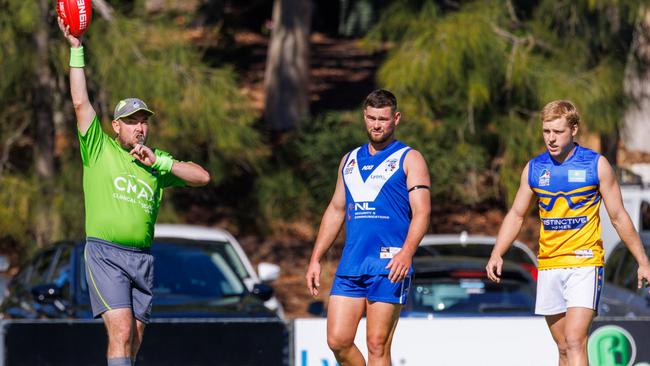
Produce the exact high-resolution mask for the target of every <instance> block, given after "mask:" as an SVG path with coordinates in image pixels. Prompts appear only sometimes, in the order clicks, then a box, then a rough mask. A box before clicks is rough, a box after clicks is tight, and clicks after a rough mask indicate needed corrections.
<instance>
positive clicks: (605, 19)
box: [366, 0, 643, 203]
mask: <svg viewBox="0 0 650 366" xmlns="http://www.w3.org/2000/svg"><path fill="white" fill-rule="evenodd" d="M642 4H643V2H642V1H633V0H629V1H617V2H609V1H596V0H580V1H553V0H540V1H533V2H530V1H514V0H511V1H500V0H489V1H461V2H457V3H456V5H457V6H451V2H447V1H433V0H421V1H416V0H397V1H395V2H394V3H393V4H392V6H391V7H389V8H388V9H387V10H386V11H385V12H384V15H383V16H382V17H381V19H380V21H379V22H378V24H377V26H376V27H375V28H374V29H373V30H372V31H371V32H370V33H369V34H368V36H367V37H366V44H367V45H368V46H369V47H371V48H374V47H377V45H379V44H381V42H390V43H391V44H393V45H394V46H393V47H392V50H391V51H390V53H389V56H388V58H387V60H386V61H385V63H384V64H383V65H382V66H381V68H380V70H379V76H378V79H379V82H380V84H382V85H383V86H385V87H387V88H388V89H390V90H393V91H394V92H395V93H396V94H397V95H398V97H399V99H400V103H401V104H402V107H401V109H402V110H403V111H406V113H405V114H406V115H407V116H409V117H410V118H412V119H413V120H414V124H419V125H421V126H423V127H420V128H422V129H424V130H426V131H429V134H428V140H429V144H433V145H437V146H439V147H440V150H441V151H443V152H444V156H445V162H446V163H447V165H449V164H452V165H455V166H454V167H448V166H446V165H445V162H443V161H436V157H435V155H429V154H434V152H433V151H432V152H430V153H427V152H426V151H425V157H426V158H427V159H428V160H429V161H432V162H433V161H435V167H436V172H437V173H442V177H440V176H438V175H434V182H435V181H436V180H437V179H441V178H442V181H443V182H444V183H445V184H446V185H447V188H446V190H447V191H448V192H447V193H452V192H453V191H454V190H455V189H456V188H455V187H461V186H464V187H466V188H470V192H471V191H472V190H473V191H475V192H480V191H481V188H485V187H481V186H480V185H479V186H477V185H475V184H476V183H478V182H482V181H483V182H489V179H487V177H489V176H491V175H494V174H495V173H497V174H498V175H499V177H500V181H501V182H503V184H504V185H505V188H506V201H510V200H511V199H512V198H513V195H514V192H515V190H516V187H517V185H518V182H519V179H518V177H519V173H520V171H521V169H522V168H523V166H524V164H525V162H526V161H527V160H528V159H530V158H532V156H533V154H536V153H537V152H539V148H540V147H541V144H540V142H541V138H540V137H541V135H540V134H539V127H538V126H539V122H538V120H539V115H538V112H537V111H539V110H540V109H541V107H542V106H544V105H545V104H546V103H547V102H549V101H551V100H554V99H570V100H572V101H574V102H575V104H576V105H577V107H578V109H579V110H580V111H581V114H582V116H583V121H584V122H585V123H584V124H585V125H586V126H587V128H588V130H589V131H591V132H595V133H601V134H610V133H613V132H614V131H616V129H617V128H618V127H619V123H620V120H621V118H622V114H623V111H624V109H625V104H626V100H625V97H624V93H623V73H624V69H625V63H626V60H627V57H628V53H629V51H630V45H631V43H630V40H631V37H632V33H633V29H634V24H635V22H636V21H637V18H638V14H639V11H640V9H641V6H642ZM536 136H540V137H536ZM463 146H469V147H471V148H465V147H463ZM467 151H472V152H473V153H472V154H469V155H468V153H467ZM450 172H457V173H458V174H450ZM474 174H478V175H479V177H478V179H475V180H474V183H469V187H468V186H467V181H466V178H467V177H471V176H472V175H474ZM434 184H436V183H434ZM472 185H474V187H471V186H472ZM492 191H493V192H497V191H498V190H492ZM452 197H454V198H456V199H460V201H461V202H466V203H472V202H475V201H476V200H477V199H478V200H480V199H482V198H486V197H482V196H481V194H478V195H452Z"/></svg>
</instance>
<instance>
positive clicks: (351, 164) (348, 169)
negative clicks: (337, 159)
mask: <svg viewBox="0 0 650 366" xmlns="http://www.w3.org/2000/svg"><path fill="white" fill-rule="evenodd" d="M356 165H357V162H356V161H355V160H354V159H352V160H350V162H349V163H348V165H347V166H346V167H345V170H344V171H343V174H345V175H348V174H350V173H352V170H353V169H354V167H355V166H356Z"/></svg>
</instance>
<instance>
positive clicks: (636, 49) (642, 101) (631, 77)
mask: <svg viewBox="0 0 650 366" xmlns="http://www.w3.org/2000/svg"><path fill="white" fill-rule="evenodd" d="M624 83H625V92H626V94H627V96H628V97H629V98H630V103H629V106H628V108H627V111H626V113H625V118H624V128H623V141H624V143H625V147H626V148H627V149H628V150H637V151H643V152H646V153H650V144H648V142H647V139H648V136H650V123H648V116H650V7H645V8H643V9H642V10H641V16H640V19H639V23H638V24H637V27H636V29H635V31H634V38H633V41H632V47H631V51H630V55H629V58H628V61H627V65H626V69H625V81H624Z"/></svg>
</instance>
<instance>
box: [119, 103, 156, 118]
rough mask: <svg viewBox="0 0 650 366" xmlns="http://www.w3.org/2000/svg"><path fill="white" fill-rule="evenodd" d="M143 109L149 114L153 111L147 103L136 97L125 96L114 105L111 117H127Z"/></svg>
mask: <svg viewBox="0 0 650 366" xmlns="http://www.w3.org/2000/svg"><path fill="white" fill-rule="evenodd" d="M138 111H144V112H146V113H147V114H149V115H150V116H152V115H153V114H154V113H153V112H152V111H151V110H150V109H149V107H147V104H146V103H145V102H143V101H142V100H141V99H138V98H126V99H122V100H120V101H119V103H117V105H116V106H115V112H113V119H114V120H118V119H120V118H123V117H128V116H130V115H132V114H133V113H135V112H138Z"/></svg>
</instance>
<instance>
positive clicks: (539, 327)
mask: <svg viewBox="0 0 650 366" xmlns="http://www.w3.org/2000/svg"><path fill="white" fill-rule="evenodd" d="M326 325H327V324H326V320H325V319H295V320H294V361H295V362H294V366H335V365H337V363H336V359H335V358H334V355H333V354H332V352H331V351H330V349H329V348H328V347H327V334H326V329H327V327H326ZM365 327H366V323H365V319H362V320H361V323H360V324H359V328H358V331H357V336H356V339H355V344H356V345H357V347H359V349H360V350H361V353H363V355H364V357H367V354H368V353H367V348H366V342H365V337H366V330H365ZM392 359H393V365H395V366H402V365H408V366H431V365H437V366H463V365H467V366H470V365H477V366H478V365H480V366H490V365H498V366H508V365H512V366H521V365H527V366H535V365H540V366H547V365H556V364H557V362H558V352H557V348H556V346H555V343H554V342H553V339H552V338H551V333H550V332H549V330H548V327H547V326H546V322H545V321H544V318H543V317H494V318H434V319H412V318H402V319H400V321H399V323H398V325H397V329H396V331H395V337H394V339H393V347H392Z"/></svg>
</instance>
